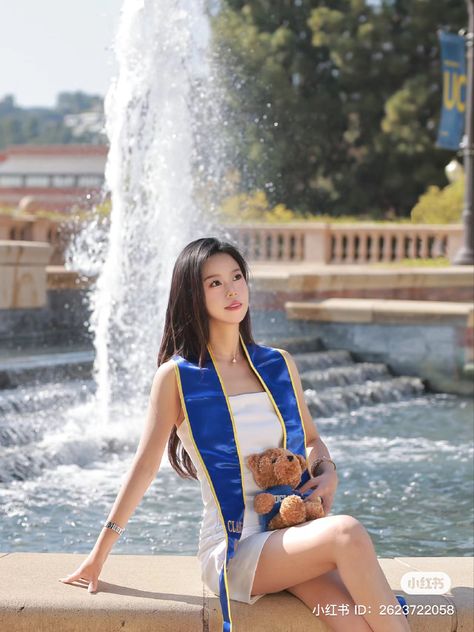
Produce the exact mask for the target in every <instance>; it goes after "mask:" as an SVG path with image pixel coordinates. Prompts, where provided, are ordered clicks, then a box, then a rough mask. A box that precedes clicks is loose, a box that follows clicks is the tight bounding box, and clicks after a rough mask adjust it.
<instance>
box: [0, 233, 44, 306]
mask: <svg viewBox="0 0 474 632" xmlns="http://www.w3.org/2000/svg"><path fill="white" fill-rule="evenodd" d="M51 251H52V247H51V246H50V245H49V244H48V243H45V242H39V241H38V242H32V241H29V242H25V241H3V240H0V310H3V309H10V310H18V309H25V308H26V309H31V308H38V307H44V306H45V305H46V302H47V300H46V266H47V264H48V260H49V259H50V258H51Z"/></svg>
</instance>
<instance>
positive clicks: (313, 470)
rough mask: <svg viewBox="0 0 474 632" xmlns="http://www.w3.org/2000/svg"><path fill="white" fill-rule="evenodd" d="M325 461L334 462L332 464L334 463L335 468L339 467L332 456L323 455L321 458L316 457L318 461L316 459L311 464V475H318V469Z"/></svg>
mask: <svg viewBox="0 0 474 632" xmlns="http://www.w3.org/2000/svg"><path fill="white" fill-rule="evenodd" d="M324 462H329V463H332V464H333V465H334V469H337V468H336V464H335V463H334V461H333V460H332V459H330V458H329V457H327V456H322V457H320V458H319V459H316V461H314V462H313V463H312V464H311V470H310V472H311V476H313V477H314V476H316V470H317V469H318V467H319V466H320V465H321V463H324Z"/></svg>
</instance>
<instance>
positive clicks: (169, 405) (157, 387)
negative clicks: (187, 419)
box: [150, 359, 181, 420]
mask: <svg viewBox="0 0 474 632" xmlns="http://www.w3.org/2000/svg"><path fill="white" fill-rule="evenodd" d="M150 399H151V402H152V404H153V406H154V408H155V410H157V411H158V410H166V409H168V410H169V411H170V413H171V416H172V417H173V419H174V420H176V419H178V418H180V417H181V402H180V399H179V392H178V383H177V380H176V371H175V362H174V361H173V360H171V359H169V360H166V362H163V363H162V364H160V366H159V367H158V368H157V369H156V371H155V375H154V376H153V382H152V385H151V391H150Z"/></svg>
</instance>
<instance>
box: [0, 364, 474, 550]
mask: <svg viewBox="0 0 474 632" xmlns="http://www.w3.org/2000/svg"><path fill="white" fill-rule="evenodd" d="M344 354H345V352H316V353H312V354H302V355H299V354H293V356H294V357H295V358H296V359H297V362H298V364H299V368H300V374H301V376H302V380H303V383H304V384H305V396H306V400H307V402H308V405H309V407H310V410H311V413H312V415H313V419H314V420H315V422H316V424H317V427H318V429H319V432H320V434H321V436H322V438H323V440H324V441H325V442H326V444H327V446H328V448H329V451H330V453H331V455H332V456H333V458H334V460H335V461H336V462H337V464H338V473H339V488H338V492H337V495H336V500H335V503H334V506H333V510H332V512H333V513H348V514H350V515H354V516H356V517H357V518H358V519H359V520H361V521H362V522H363V524H364V525H365V526H366V527H367V529H368V530H369V532H370V533H371V535H372V537H373V541H374V544H375V546H376V550H377V553H378V554H379V555H381V556H389V557H390V556H463V555H470V554H472V529H471V525H472V492H473V490H472V486H473V477H472V450H473V448H472V446H473V436H472V433H473V430H472V418H473V413H474V411H473V401H472V400H469V399H464V398H460V397H457V396H452V395H443V394H425V393H424V391H423V386H422V384H421V382H420V381H419V380H417V378H393V377H392V376H390V374H389V373H388V372H387V371H385V375H382V374H381V373H383V372H382V371H381V368H380V365H376V366H374V367H372V369H371V368H370V367H369V366H367V365H365V366H363V367H361V368H360V370H359V377H355V372H356V371H355V369H357V368H358V367H360V365H357V364H356V365H354V364H353V363H350V361H349V360H348V358H345V359H344V357H343V356H344ZM345 355H346V356H347V354H345ZM310 367H311V368H310ZM331 372H332V374H333V375H334V374H335V373H337V374H338V376H339V378H338V379H337V380H336V381H335V382H329V383H328V384H326V385H322V384H321V376H328V375H331ZM341 376H344V378H345V379H344V380H343V382H345V384H344V386H341V385H340V384H338V381H339V380H340V378H341ZM341 383H342V382H341ZM311 386H313V387H315V388H312V387H311ZM94 390H95V383H94V382H93V381H92V380H84V381H80V382H79V381H77V380H71V381H65V382H62V383H50V384H47V385H44V384H43V385H38V386H25V387H23V388H22V389H21V393H19V392H18V389H12V390H10V391H3V392H2V393H1V404H0V414H1V415H2V424H1V426H0V445H1V446H2V447H1V452H0V455H1V463H2V465H1V469H0V543H1V544H0V550H2V551H17V550H18V551H51V552H52V551H64V550H67V551H70V552H84V553H86V552H88V551H89V550H90V548H91V547H92V545H93V544H94V542H95V539H96V537H97V535H98V533H99V530H100V528H101V524H102V522H103V520H104V519H105V518H106V516H107V514H108V512H109V510H110V507H111V505H112V503H113V501H114V499H115V496H116V494H117V492H118V489H119V487H120V482H121V480H122V479H123V478H124V476H125V474H126V472H127V466H128V464H129V463H130V462H131V459H132V457H133V454H134V451H135V448H136V446H137V443H138V439H139V435H140V430H141V427H142V424H143V421H144V416H145V409H146V403H147V399H146V397H143V398H142V399H141V401H140V403H139V404H137V401H135V402H134V403H130V402H126V401H124V402H119V403H117V404H116V405H113V406H112V408H111V421H110V423H109V424H106V425H103V424H102V425H98V424H96V423H94V422H93V421H92V422H91V416H92V415H93V414H94V409H95V400H94V397H93V395H94ZM201 502H202V501H201V497H200V486H199V483H198V482H196V481H192V480H183V479H181V478H180V477H179V476H178V475H177V474H176V473H175V472H174V470H173V469H172V468H171V466H170V465H169V462H168V459H167V457H166V455H165V456H164V457H163V460H162V464H161V467H160V470H159V472H158V475H157V478H156V480H155V481H154V482H153V483H152V485H151V486H150V488H149V489H148V491H147V493H146V494H145V496H144V498H143V500H142V502H141V503H140V505H139V506H138V508H137V510H136V512H135V513H134V514H133V516H132V518H131V519H130V521H129V523H128V525H127V531H126V533H125V534H124V535H123V536H122V537H121V538H120V540H119V541H118V542H117V544H116V545H115V547H114V552H117V553H130V554H131V553H162V554H187V555H192V554H195V553H196V551H197V543H198V535H199V525H200V520H201V511H202V504H201Z"/></svg>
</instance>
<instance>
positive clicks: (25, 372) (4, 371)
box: [0, 349, 95, 389]
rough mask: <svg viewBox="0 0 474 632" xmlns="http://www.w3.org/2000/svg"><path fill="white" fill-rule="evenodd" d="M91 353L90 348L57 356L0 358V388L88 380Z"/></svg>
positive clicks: (28, 354) (37, 354) (38, 355)
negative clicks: (78, 379) (57, 381)
mask: <svg viewBox="0 0 474 632" xmlns="http://www.w3.org/2000/svg"><path fill="white" fill-rule="evenodd" d="M94 355H95V352H94V350H92V349H86V350H80V351H70V352H67V351H66V352H60V353H28V352H27V353H24V354H21V355H16V356H13V357H6V356H3V357H0V389H6V388H16V387H17V386H20V385H24V384H45V383H47V382H53V381H55V380H63V379H74V378H88V377H90V375H91V371H92V365H93V362H94Z"/></svg>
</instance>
